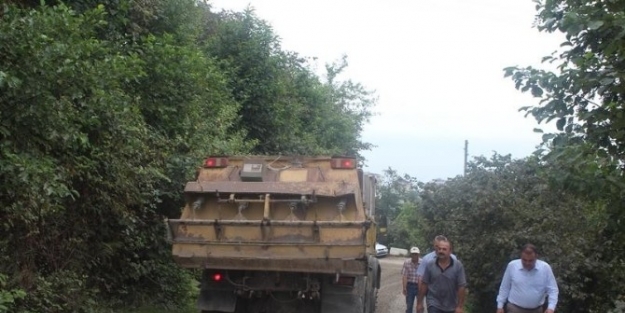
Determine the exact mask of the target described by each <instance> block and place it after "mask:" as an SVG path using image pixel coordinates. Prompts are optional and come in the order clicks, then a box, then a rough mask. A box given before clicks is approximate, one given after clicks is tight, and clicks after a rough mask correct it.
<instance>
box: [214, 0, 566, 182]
mask: <svg viewBox="0 0 625 313" xmlns="http://www.w3.org/2000/svg"><path fill="white" fill-rule="evenodd" d="M210 2H211V3H212V5H213V7H214V8H215V9H228V10H235V11H242V10H243V9H245V7H247V6H248V4H249V5H251V6H252V7H253V8H254V9H255V10H256V14H257V16H258V17H259V18H262V19H264V20H266V21H267V22H269V24H270V25H272V27H273V29H274V31H275V33H276V34H277V35H278V36H279V37H280V38H281V42H282V47H283V49H284V50H290V51H296V52H298V53H300V54H301V55H304V56H310V57H317V58H318V60H319V61H318V62H319V63H318V65H317V67H318V68H323V64H325V63H329V62H333V61H335V60H338V59H340V58H341V56H342V55H343V54H345V55H347V57H348V63H349V66H348V69H347V71H346V72H345V75H344V76H343V78H347V79H352V80H354V81H356V82H360V83H362V84H363V85H364V86H366V87H367V88H368V89H371V90H375V92H376V95H377V96H378V97H379V102H378V105H377V107H376V108H375V111H376V112H377V113H378V115H377V116H375V117H374V118H373V119H372V120H371V123H369V124H368V125H366V127H365V131H364V133H363V139H364V140H365V141H367V142H371V143H373V144H374V145H376V146H377V147H376V148H374V149H373V150H372V151H366V152H365V153H364V155H365V157H366V158H367V168H366V169H367V170H368V171H371V172H376V173H381V172H382V171H383V170H384V169H387V168H389V167H391V168H393V169H395V170H397V171H398V172H399V173H400V174H409V175H411V176H414V177H417V178H418V179H419V180H421V181H430V180H432V179H437V178H442V179H445V178H449V177H453V176H456V175H460V174H462V171H463V160H464V141H465V140H468V141H469V149H468V150H469V158H470V159H471V158H472V157H473V156H479V155H486V156H490V155H492V153H493V151H497V152H498V153H500V154H508V153H511V154H512V155H513V157H515V158H521V157H525V156H527V155H529V154H530V153H531V152H533V151H534V148H535V146H536V145H538V144H539V143H540V141H541V140H540V134H537V133H534V132H533V129H534V128H535V127H541V126H540V125H538V124H537V123H536V122H535V120H534V119H533V118H532V117H527V118H525V117H524V113H522V112H518V109H519V108H520V107H522V106H526V105H531V104H536V103H537V101H538V100H536V99H534V98H532V97H531V96H529V95H527V94H522V93H521V92H519V91H517V90H516V89H514V83H513V82H512V81H511V80H510V79H508V78H503V70H502V69H503V68H504V67H507V66H512V65H521V66H527V65H533V66H540V60H541V58H542V57H543V56H545V55H548V54H550V53H551V52H553V51H554V50H556V49H557V48H558V46H559V44H560V43H561V42H562V41H563V37H562V36H561V35H559V34H558V35H553V34H545V33H539V32H538V30H536V29H535V28H532V22H533V20H534V15H535V14H536V11H535V9H534V6H535V4H534V2H533V1H531V0H436V1H424V0H387V1H372V0H290V1H286V0H211V1H210Z"/></svg>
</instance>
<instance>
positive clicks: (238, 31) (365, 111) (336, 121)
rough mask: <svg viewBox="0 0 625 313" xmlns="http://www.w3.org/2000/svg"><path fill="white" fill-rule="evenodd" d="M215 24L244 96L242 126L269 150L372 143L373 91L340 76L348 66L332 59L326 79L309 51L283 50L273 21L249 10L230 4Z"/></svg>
mask: <svg viewBox="0 0 625 313" xmlns="http://www.w3.org/2000/svg"><path fill="white" fill-rule="evenodd" d="M218 18H219V22H218V23H215V24H208V25H207V29H206V30H205V32H207V33H209V34H213V35H212V36H209V35H205V36H204V37H206V38H208V39H207V40H206V50H207V53H208V54H209V55H211V56H214V57H215V58H217V59H218V60H219V61H220V64H221V66H222V69H223V70H224V71H225V72H226V73H228V74H229V86H230V88H231V89H232V94H233V96H234V99H235V100H237V102H239V103H241V109H240V110H239V115H240V116H241V119H240V121H239V123H238V124H237V128H238V129H244V130H246V133H247V139H248V140H249V141H252V142H257V145H256V147H255V148H254V149H253V152H255V153H261V154H333V153H337V154H351V155H356V154H358V152H359V151H361V150H364V149H369V148H370V145H369V144H367V143H363V142H361V138H360V134H361V132H362V126H363V125H364V123H366V122H368V119H369V117H370V116H371V112H370V110H371V108H372V107H373V106H374V105H375V102H376V99H375V98H374V97H373V93H372V92H370V91H368V90H366V89H365V88H364V87H363V86H362V85H360V84H357V83H354V82H352V81H349V80H348V81H343V82H341V81H339V80H338V79H337V77H338V75H339V74H340V73H341V72H342V71H343V70H344V68H345V67H346V66H347V63H346V61H345V59H343V60H342V61H341V63H338V64H333V65H328V67H327V70H328V77H327V78H328V81H327V82H326V83H325V84H324V83H321V82H320V80H319V78H318V77H317V76H316V75H314V74H313V72H312V71H311V70H310V69H309V67H308V64H307V63H306V59H305V58H302V57H300V56H299V55H298V54H297V53H292V52H286V51H283V50H282V48H281V46H280V40H279V38H278V37H277V36H276V35H275V33H274V32H273V30H272V29H271V27H270V26H269V25H268V24H267V23H266V22H265V21H263V20H261V19H259V18H258V17H256V15H255V13H254V11H253V10H252V9H247V10H246V11H245V12H227V11H226V12H222V13H221V14H219V17H218Z"/></svg>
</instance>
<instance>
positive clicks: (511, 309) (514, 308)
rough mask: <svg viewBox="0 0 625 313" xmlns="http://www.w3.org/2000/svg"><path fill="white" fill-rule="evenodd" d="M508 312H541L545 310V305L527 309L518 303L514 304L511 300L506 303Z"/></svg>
mask: <svg viewBox="0 0 625 313" xmlns="http://www.w3.org/2000/svg"><path fill="white" fill-rule="evenodd" d="M506 312H508V313H541V312H543V307H542V306H540V307H537V308H532V309H525V308H522V307H520V306H518V305H515V304H512V303H510V302H508V303H507V304H506Z"/></svg>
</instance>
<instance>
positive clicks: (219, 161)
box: [204, 157, 228, 168]
mask: <svg viewBox="0 0 625 313" xmlns="http://www.w3.org/2000/svg"><path fill="white" fill-rule="evenodd" d="M226 166H228V158H216V157H209V158H207V159H206V160H204V167H207V168H222V167H226Z"/></svg>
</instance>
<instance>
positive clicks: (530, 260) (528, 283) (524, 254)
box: [497, 244, 559, 313]
mask: <svg viewBox="0 0 625 313" xmlns="http://www.w3.org/2000/svg"><path fill="white" fill-rule="evenodd" d="M558 292H559V291H558V284H557V282H556V278H555V276H554V275H553V271H552V270H551V266H550V265H549V264H547V262H544V261H541V260H538V252H537V251H536V247H535V246H534V245H532V244H526V245H525V246H523V248H522V249H521V258H520V259H516V260H513V261H511V262H510V263H508V267H507V268H506V271H505V273H504V275H503V279H502V281H501V286H500V287H499V295H498V296H497V313H503V312H504V309H503V308H504V305H505V307H506V311H507V312H508V313H542V308H543V304H544V302H545V296H548V297H549V300H548V303H547V304H548V306H547V309H546V310H545V313H553V312H554V310H555V309H556V304H557V303H558Z"/></svg>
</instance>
